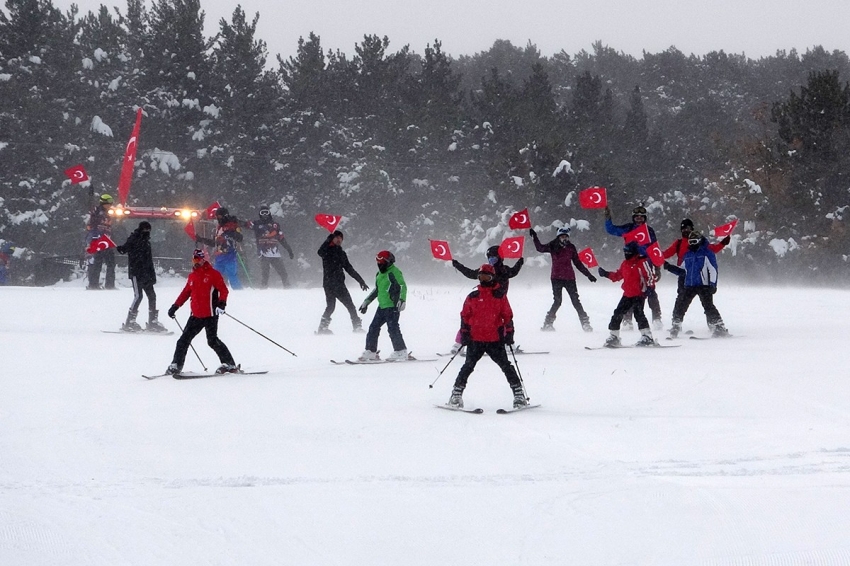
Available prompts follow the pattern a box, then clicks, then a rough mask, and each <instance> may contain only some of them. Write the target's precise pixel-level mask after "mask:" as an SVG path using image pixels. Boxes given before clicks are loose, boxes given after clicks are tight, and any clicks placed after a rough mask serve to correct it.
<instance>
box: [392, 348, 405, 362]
mask: <svg viewBox="0 0 850 566" xmlns="http://www.w3.org/2000/svg"><path fill="white" fill-rule="evenodd" d="M409 356H410V354H408V353H407V350H396V351H395V352H393V353H392V354H390V355H389V357H388V358H387V360H389V361H391V362H406V361H407V360H408V359H410V358H409Z"/></svg>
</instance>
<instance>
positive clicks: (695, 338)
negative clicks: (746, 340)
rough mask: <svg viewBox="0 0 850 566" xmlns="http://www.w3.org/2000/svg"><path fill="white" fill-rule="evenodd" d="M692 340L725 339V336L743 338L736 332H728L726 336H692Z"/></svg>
mask: <svg viewBox="0 0 850 566" xmlns="http://www.w3.org/2000/svg"><path fill="white" fill-rule="evenodd" d="M690 338H691V340H723V339H725V338H742V336H738V335H736V334H727V335H726V336H691V337H690Z"/></svg>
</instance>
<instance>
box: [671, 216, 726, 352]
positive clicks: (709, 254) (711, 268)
mask: <svg viewBox="0 0 850 566" xmlns="http://www.w3.org/2000/svg"><path fill="white" fill-rule="evenodd" d="M682 266H683V268H684V269H683V268H682V267H676V266H675V265H672V264H670V263H667V262H665V263H664V269H666V270H667V271H670V272H671V273H675V274H676V275H684V276H685V288H684V291H683V292H682V295H681V296H680V297H679V300H677V301H676V306H675V308H674V309H673V328H672V329H671V330H670V337H671V338H675V337H676V336H678V334H679V332H680V331H681V330H682V320H683V319H684V318H685V313H687V312H688V307H689V306H690V305H691V301H693V300H694V297H699V300H700V302H701V303H702V308H703V309H704V310H705V319H706V322H708V327H709V328H710V329H711V335H712V337H714V338H723V337H726V336H729V331H728V330H726V326H725V325H724V324H723V318H722V317H721V316H720V312H719V311H718V310H717V307H716V306H714V293H716V292H717V256H716V255H715V254H714V252H713V251H711V249H710V248H709V245H708V240H706V238H705V236H703V235H702V234H701V233H700V232H699V231H697V230H694V231H692V232H691V233H690V235H689V236H688V251H687V252H685V255H684V257H683V258H682Z"/></svg>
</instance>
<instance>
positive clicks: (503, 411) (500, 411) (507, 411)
mask: <svg viewBox="0 0 850 566" xmlns="http://www.w3.org/2000/svg"><path fill="white" fill-rule="evenodd" d="M539 406H540V404H537V405H525V406H524V407H517V408H515V409H496V414H497V415H509V414H511V413H518V412H520V411H527V410H528V409H536V408H537V407H539Z"/></svg>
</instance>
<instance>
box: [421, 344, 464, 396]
mask: <svg viewBox="0 0 850 566" xmlns="http://www.w3.org/2000/svg"><path fill="white" fill-rule="evenodd" d="M463 348H464V347H463V346H461V347H460V348H458V350H457V352H455V353H454V355H453V356H452V359H450V360H449V363H447V364H446V367H444V368H443V371H441V372H440V373H439V374H438V375H437V377H436V378H435V379H434V381H432V382H431V385H429V386H428V389H434V384H435V383H437V380H438V379H440V376H442V375H443V372H444V371H446V370H447V369H449V365H450V364H451V363H452V362H453V361H455V358H456V357H457V355H458V354H460V351H461V350H463Z"/></svg>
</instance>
